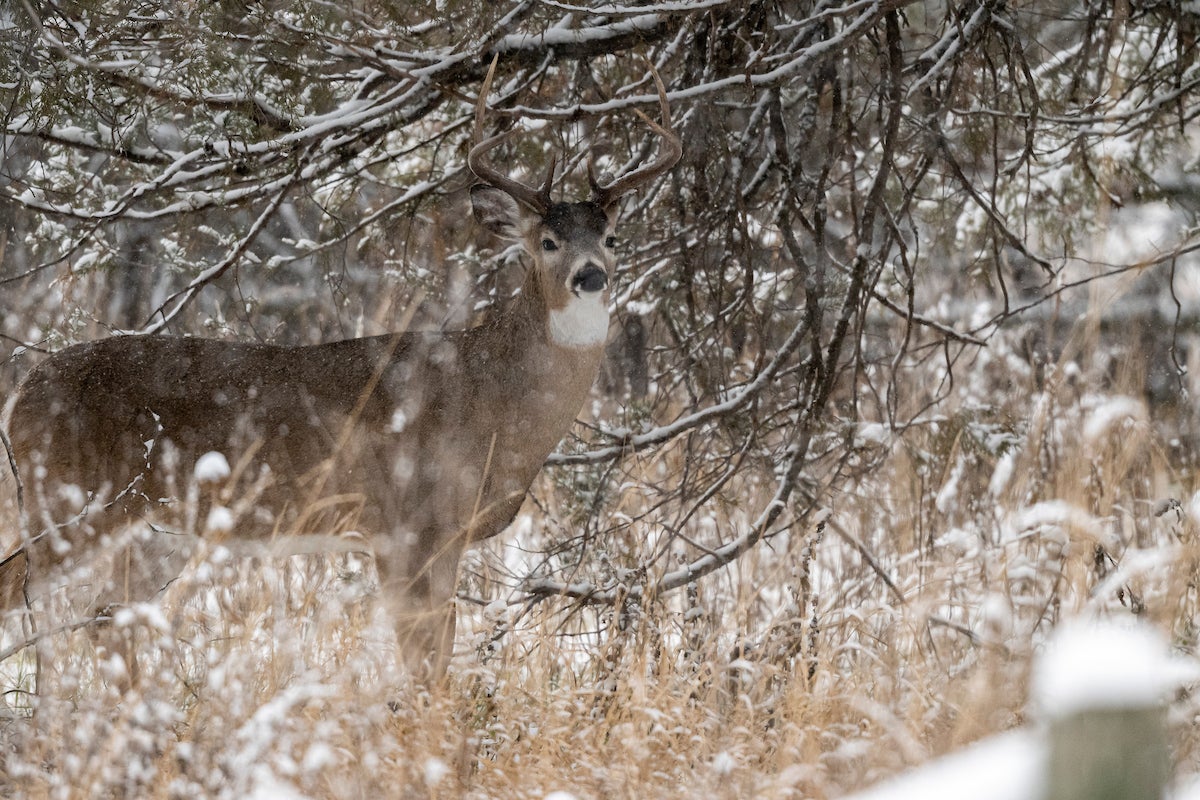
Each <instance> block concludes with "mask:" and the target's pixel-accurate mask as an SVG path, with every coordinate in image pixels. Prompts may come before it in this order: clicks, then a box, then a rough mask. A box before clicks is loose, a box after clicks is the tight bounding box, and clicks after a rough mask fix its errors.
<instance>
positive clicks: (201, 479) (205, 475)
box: [192, 450, 233, 483]
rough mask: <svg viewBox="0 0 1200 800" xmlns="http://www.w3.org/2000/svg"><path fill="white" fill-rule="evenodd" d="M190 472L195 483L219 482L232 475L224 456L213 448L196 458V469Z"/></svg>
mask: <svg viewBox="0 0 1200 800" xmlns="http://www.w3.org/2000/svg"><path fill="white" fill-rule="evenodd" d="M192 474H193V475H194V477H195V478H196V482H197V483H220V482H221V481H223V480H226V479H227V478H228V477H229V476H230V475H232V474H233V470H231V469H230V468H229V461H227V460H226V459H225V456H223V455H221V454H220V453H218V452H216V451H215V450H214V451H210V452H208V453H205V454H204V455H202V456H200V458H198V459H196V469H195V471H194V472H193V473H192Z"/></svg>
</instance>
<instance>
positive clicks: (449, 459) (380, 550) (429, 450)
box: [0, 63, 681, 672]
mask: <svg viewBox="0 0 1200 800" xmlns="http://www.w3.org/2000/svg"><path fill="white" fill-rule="evenodd" d="M494 69H495V64H494V63H493V65H492V70H493V71H494ZM492 74H493V73H492V71H489V73H488V77H487V79H486V80H485V82H484V85H483V87H482V89H481V91H480V95H479V101H478V105H477V106H476V111H475V142H476V143H475V144H474V146H473V147H472V149H471V151H470V154H469V158H468V163H469V165H470V167H471V170H472V171H473V172H474V173H475V175H476V176H477V177H478V179H479V180H480V181H482V183H479V184H477V185H475V186H474V187H473V188H472V190H471V202H472V206H473V210H474V214H475V218H476V219H477V220H478V221H479V222H480V223H481V224H482V225H483V226H484V227H485V228H487V229H488V230H490V231H492V232H493V233H495V234H497V235H498V236H501V237H503V238H506V239H511V240H515V241H518V242H520V243H521V245H522V247H523V248H524V250H525V253H526V255H527V256H528V258H529V261H530V262H531V263H530V264H529V269H528V272H527V275H526V277H525V282H524V285H523V287H522V290H521V292H520V294H519V295H518V296H517V297H516V298H515V300H514V301H513V302H512V303H511V305H510V306H509V307H508V308H507V309H505V310H504V311H502V312H500V313H498V314H496V315H495V316H493V317H492V318H490V319H489V320H488V321H486V322H485V323H484V324H482V325H480V326H479V327H476V328H473V329H470V330H466V331H461V332H454V333H409V332H399V333H392V334H387V335H383V336H375V337H370V338H362V339H348V340H345V341H338V342H331V343H328V344H321V345H315V346H309V347H286V346H279V345H271V344H256V343H231V342H223V341H213V340H207V339H198V338H173V337H167V336H159V335H149V336H117V337H113V338H109V339H103V340H99V341H95V342H89V343H85V344H79V345H75V346H72V347H68V348H66V349H65V350H62V351H60V352H58V353H56V354H54V355H53V356H51V357H50V358H48V359H46V360H45V361H44V362H42V363H41V364H39V365H38V366H37V367H36V368H35V369H34V370H33V371H32V372H31V373H30V374H29V375H28V376H27V378H26V379H25V381H24V382H23V383H22V385H21V386H20V388H19V390H18V394H17V397H16V401H15V404H14V406H13V409H12V413H11V419H10V424H9V434H10V437H11V440H12V445H13V450H14V452H15V457H16V461H17V464H18V466H19V470H20V474H21V477H22V478H23V483H24V485H25V487H26V495H27V497H28V505H29V507H30V510H29V513H28V515H27V516H28V519H29V520H31V525H30V527H31V528H32V529H33V530H35V531H40V532H39V533H36V535H33V536H30V537H29V538H28V539H27V540H26V541H24V542H23V543H22V544H21V545H20V547H19V549H17V550H15V551H13V552H12V553H11V554H10V555H9V557H8V559H7V561H5V562H4V564H3V566H2V567H0V600H2V599H3V597H4V596H7V597H8V598H9V599H8V604H9V605H14V604H17V603H18V602H19V601H20V598H21V595H22V593H23V590H25V589H26V588H27V587H28V586H31V585H33V583H34V582H40V581H45V580H47V579H48V578H49V577H50V576H54V575H64V574H66V568H67V567H68V566H69V565H70V563H71V562H72V561H78V560H79V559H87V558H89V555H88V553H89V549H90V548H92V547H93V546H94V540H95V538H96V537H95V535H94V534H95V532H96V531H100V532H103V531H104V530H105V528H106V526H111V525H113V524H114V523H116V522H119V521H121V520H128V519H130V518H131V517H132V516H134V515H138V516H143V515H152V513H153V511H154V509H155V507H156V506H159V505H161V504H163V503H164V502H167V501H170V500H178V498H179V496H180V495H181V494H182V493H183V489H182V487H181V485H180V484H182V483H183V482H185V481H186V480H187V475H188V474H189V473H190V472H191V470H192V466H193V465H194V464H195V463H196V460H197V459H198V458H199V457H200V456H202V455H203V454H206V453H209V452H210V451H217V452H220V453H222V454H225V455H227V456H228V462H229V463H232V464H234V465H235V468H234V470H233V475H232V477H231V478H229V479H228V480H230V481H232V482H233V483H234V484H237V483H238V482H239V476H240V484H241V485H243V487H244V486H248V485H250V484H254V483H255V482H256V481H257V484H256V485H257V489H256V491H260V492H261V495H260V496H259V500H258V508H257V509H256V514H257V518H256V519H253V520H252V519H250V518H249V517H247V518H243V519H242V520H240V521H239V522H238V524H237V526H236V529H235V530H234V531H233V532H232V535H233V536H236V537H239V538H244V537H260V538H261V537H277V538H272V541H280V540H282V538H283V537H286V536H289V535H293V534H314V533H328V532H331V531H332V532H337V531H348V530H354V531H360V532H365V533H367V534H368V536H369V538H370V542H369V547H370V549H371V550H372V551H373V553H374V556H375V563H376V567H377V571H378V575H379V582H380V586H379V594H380V596H381V597H382V598H383V599H384V600H385V602H386V603H388V604H389V606H390V611H391V612H392V613H393V614H394V615H395V619H396V626H397V634H398V638H399V644H400V646H401V648H402V649H403V650H404V651H405V652H404V660H405V661H407V662H409V663H410V664H413V663H421V662H423V661H425V660H426V659H429V660H430V661H432V662H433V667H432V668H433V669H434V670H435V672H440V671H441V669H443V668H444V664H445V659H446V658H447V656H448V653H449V650H450V646H451V645H452V643H453V634H454V612H453V604H452V602H451V601H452V596H453V592H454V590H455V579H456V576H455V573H456V569H457V565H458V561H459V557H460V555H461V553H462V552H463V550H464V548H465V547H467V546H468V545H469V544H470V543H471V542H474V541H477V540H479V539H483V538H486V537H489V536H494V535H496V534H497V533H499V532H500V531H502V530H503V529H504V528H505V527H506V526H507V525H508V524H509V523H510V522H511V521H512V519H513V517H514V516H515V515H516V513H517V511H518V509H519V508H520V506H521V503H522V500H523V498H524V496H525V493H526V491H527V490H528V488H529V486H530V484H531V483H532V482H533V480H534V478H535V476H536V475H537V474H538V471H539V470H540V469H541V467H542V464H543V462H544V461H545V459H546V457H547V456H548V455H549V454H550V452H551V451H552V450H553V449H554V448H555V447H556V446H557V445H558V443H559V441H560V440H561V439H562V437H563V435H564V434H565V433H566V432H567V430H568V428H569V427H570V425H571V423H572V421H573V420H574V419H575V416H576V414H577V413H578V412H579V410H580V408H582V406H583V404H584V402H585V400H586V398H587V395H588V392H589V389H590V387H591V385H592V383H593V381H594V380H595V376H596V373H597V370H598V367H599V363H600V359H601V355H602V352H603V348H604V344H605V338H606V335H607V331H608V298H609V284H610V281H611V280H612V274H613V262H614V255H613V243H614V242H613V236H612V234H613V226H614V217H615V213H616V208H617V204H618V201H619V199H620V198H621V197H622V196H623V195H625V194H627V193H628V192H630V191H632V190H634V189H635V188H636V187H638V186H639V185H642V184H644V183H645V182H647V181H650V180H653V179H654V178H655V177H657V176H659V175H661V174H663V173H664V172H665V171H666V170H668V169H669V168H670V167H671V166H672V165H674V164H675V162H676V161H677V160H678V158H679V156H680V152H681V148H680V143H679V139H678V137H677V136H676V134H675V133H674V131H673V129H672V126H671V120H670V112H669V109H668V106H667V98H666V93H665V90H664V88H663V85H662V82H661V80H659V78H658V75H657V74H654V76H653V77H654V81H655V83H656V86H657V88H658V94H659V101H660V106H661V115H662V125H661V126H660V125H658V124H656V123H654V122H653V121H650V120H648V119H647V122H648V124H649V125H650V127H651V128H652V129H653V130H654V131H655V132H656V133H657V134H658V136H659V137H660V140H661V141H660V145H659V151H660V154H659V156H658V158H657V159H656V160H654V161H653V162H651V163H649V164H646V165H643V166H642V167H640V168H638V169H636V170H634V171H632V172H629V173H627V174H625V175H624V176H622V177H619V178H618V179H616V180H615V181H613V182H611V183H609V184H607V185H602V184H601V183H600V182H598V181H597V179H596V178H595V176H594V174H592V172H591V170H590V169H589V179H590V184H591V187H592V190H593V199H591V200H589V201H587V202H576V203H564V202H555V201H553V200H552V199H551V188H552V184H553V180H554V166H553V163H552V164H551V168H550V175H548V176H547V178H546V180H545V183H544V184H543V185H542V186H541V187H540V188H534V187H531V186H527V185H525V184H523V183H520V182H518V181H516V180H513V179H511V178H509V177H507V176H506V175H503V174H501V173H500V172H499V171H497V170H496V169H495V168H493V167H492V166H491V164H490V163H489V159H488V154H489V152H490V151H492V150H493V149H494V148H495V147H496V146H497V145H499V144H501V143H502V142H504V141H505V140H506V139H508V138H509V136H510V135H511V133H512V132H511V131H510V132H508V133H501V134H499V135H496V136H492V137H491V138H488V139H486V140H483V137H482V131H483V114H484V106H485V97H486V95H487V94H488V91H489V89H490V86H491V81H492ZM268 471H269V472H268ZM176 474H178V478H177V477H176ZM264 476H267V480H265V481H264V480H263V478H264ZM264 486H265V488H263V487H264ZM76 487H77V488H76ZM62 498H68V499H69V500H70V501H71V502H69V503H67V504H66V506H64V505H63V504H62V503H60V502H58V501H59V500H61V499H62ZM72 498H73V499H72ZM163 498H166V499H167V501H164V499H163ZM84 505H86V509H85V513H84V514H83V516H82V519H81V518H80V516H79V514H80V511H81V506H84ZM159 535H160V536H166V535H168V534H166V533H161V534H159ZM156 577H157V580H158V581H159V582H158V584H157V586H156V587H150V588H151V589H152V590H153V589H155V588H161V586H162V585H163V584H165V583H166V582H168V581H170V580H171V579H172V578H173V577H174V576H173V575H172V574H159V575H157V576H156ZM126 580H128V579H127V578H126ZM109 588H110V589H111V588H113V587H109ZM118 594H119V592H118ZM122 599H124V598H120V597H118V598H117V600H118V601H120V600H122ZM109 602H110V603H111V602H113V601H112V599H109Z"/></svg>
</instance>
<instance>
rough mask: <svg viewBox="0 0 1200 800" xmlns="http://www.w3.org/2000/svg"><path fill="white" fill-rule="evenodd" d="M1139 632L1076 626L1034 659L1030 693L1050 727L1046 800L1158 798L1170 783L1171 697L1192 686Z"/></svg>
mask: <svg viewBox="0 0 1200 800" xmlns="http://www.w3.org/2000/svg"><path fill="white" fill-rule="evenodd" d="M1195 675H1196V667H1195V664H1194V663H1192V662H1188V661H1183V660H1182V659H1176V658H1173V657H1171V655H1170V653H1169V650H1168V647H1167V643H1166V642H1165V641H1164V640H1163V638H1162V637H1161V636H1160V635H1159V634H1158V633H1157V632H1156V631H1154V630H1152V629H1150V628H1148V627H1142V626H1122V625H1114V624H1111V623H1110V624H1101V623H1086V622H1074V623H1067V624H1066V625H1064V626H1063V628H1062V629H1061V630H1059V631H1057V632H1056V634H1055V636H1054V638H1053V640H1052V641H1051V643H1050V646H1049V647H1048V648H1047V651H1046V653H1045V654H1043V656H1042V658H1041V659H1040V660H1039V662H1038V664H1037V668H1036V670H1035V675H1034V695H1035V698H1036V702H1037V705H1038V707H1039V711H1040V712H1041V714H1042V715H1043V717H1044V719H1045V721H1046V725H1047V734H1048V741H1047V748H1048V753H1047V760H1046V786H1045V792H1044V794H1043V795H1042V796H1043V798H1044V799H1045V800H1159V799H1160V798H1162V797H1164V796H1165V791H1166V788H1167V785H1168V783H1169V782H1170V780H1171V753H1170V746H1169V744H1168V742H1167V731H1166V719H1165V715H1166V709H1165V706H1164V701H1165V700H1166V695H1167V694H1168V692H1169V691H1170V690H1171V689H1173V688H1175V687H1178V686H1179V685H1181V684H1182V683H1185V682H1188V681H1189V680H1194V679H1195Z"/></svg>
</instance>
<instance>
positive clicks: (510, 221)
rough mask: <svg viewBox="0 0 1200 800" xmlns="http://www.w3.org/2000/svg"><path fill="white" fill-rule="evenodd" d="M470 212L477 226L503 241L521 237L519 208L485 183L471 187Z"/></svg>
mask: <svg viewBox="0 0 1200 800" xmlns="http://www.w3.org/2000/svg"><path fill="white" fill-rule="evenodd" d="M471 210H472V211H473V212H474V213H475V219H477V220H478V221H479V224H480V225H482V226H483V227H485V228H487V229H488V230H489V231H491V232H492V233H494V234H496V235H497V236H500V237H502V238H505V239H519V238H520V236H521V226H520V220H521V208H520V206H518V205H517V201H516V200H513V199H512V198H511V197H509V196H508V194H506V193H505V192H503V191H501V190H500V189H497V188H496V187H494V186H488V185H487V184H486V183H477V184H475V185H474V186H472V187H471Z"/></svg>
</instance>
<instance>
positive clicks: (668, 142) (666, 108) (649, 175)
mask: <svg viewBox="0 0 1200 800" xmlns="http://www.w3.org/2000/svg"><path fill="white" fill-rule="evenodd" d="M646 65H647V66H648V67H650V75H651V76H652V77H653V78H654V85H655V87H656V88H657V89H658V107H659V113H660V114H661V115H662V125H659V124H658V123H656V122H655V121H654V120H652V119H650V118H649V117H647V116H646V115H645V114H643V113H642V112H641V111H640V110H639V111H637V114H638V116H640V117H641V118H642V119H643V120H645V121H646V124H647V125H649V126H650V130H652V131H654V132H655V133H657V134H658V135H659V136H660V137H662V144H661V145H659V149H660V150H661V151H662V152H661V153H660V154H659V156H658V158H657V159H655V160H654V161H652V162H651V163H649V164H646V165H644V166H641V167H638V168H637V169H635V170H633V171H632V172H627V173H626V174H624V175H622V176H621V177H620V178H618V179H617V180H615V181H613V182H612V183H610V184H608V185H607V186H604V185H602V184H601V183H600V182H599V181H598V180H596V174H595V169H594V165H593V164H592V162H590V161H589V162H588V182H589V183H590V184H591V185H592V192H593V193H594V194H595V196H596V202H597V203H599V204H600V205H601V206H603V207H605V208H607V207H609V206H611V205H612V204H613V203H615V202H617V201H618V200H620V199H621V197H623V196H624V195H626V194H629V193H630V192H631V191H633V190H634V189H636V188H637V187H639V186H641V185H642V184H643V183H648V182H650V181H652V180H654V179H655V178H657V177H658V176H659V175H661V174H663V173H664V172H666V171H667V170H669V169H670V168H671V167H673V166H675V162H677V161H679V157H680V156H681V155H683V145H682V144H681V143H680V141H679V136H678V135H677V134H676V133H675V128H674V127H672V125H671V107H670V104H669V103H668V102H667V87H666V86H664V85H663V82H662V78H660V77H659V76H658V70H656V69H655V68H654V64H653V63H651V62H650V61H649V60H647V62H646Z"/></svg>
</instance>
